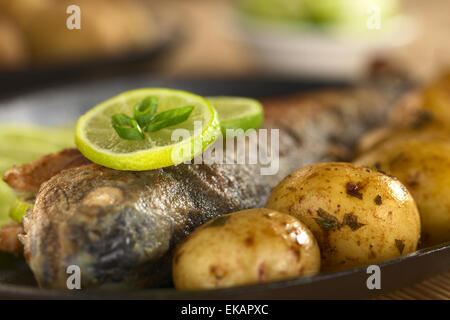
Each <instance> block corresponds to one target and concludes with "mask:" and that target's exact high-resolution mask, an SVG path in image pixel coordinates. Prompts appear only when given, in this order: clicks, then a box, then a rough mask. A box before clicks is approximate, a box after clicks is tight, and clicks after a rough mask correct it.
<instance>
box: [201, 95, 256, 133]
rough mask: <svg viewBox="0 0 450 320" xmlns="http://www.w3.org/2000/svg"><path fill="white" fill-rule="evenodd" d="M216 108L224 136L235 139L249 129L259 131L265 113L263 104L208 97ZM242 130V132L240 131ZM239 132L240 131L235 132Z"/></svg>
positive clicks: (242, 99)
mask: <svg viewBox="0 0 450 320" xmlns="http://www.w3.org/2000/svg"><path fill="white" fill-rule="evenodd" d="M206 99H207V100H208V101H210V102H211V103H212V104H213V106H214V107H215V108H216V110H217V112H218V114H219V119H220V125H221V130H222V134H223V136H226V137H233V136H236V135H239V134H241V132H242V130H243V131H244V132H245V131H247V130H249V129H259V128H260V127H261V125H262V123H263V118H264V113H263V107H262V105H261V103H260V102H259V101H257V100H255V99H251V98H243V97H228V96H219V97H207V98H206ZM239 129H240V130H239ZM235 130H239V131H235Z"/></svg>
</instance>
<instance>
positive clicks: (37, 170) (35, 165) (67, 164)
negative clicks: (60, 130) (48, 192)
mask: <svg viewBox="0 0 450 320" xmlns="http://www.w3.org/2000/svg"><path fill="white" fill-rule="evenodd" d="M89 163H91V162H90V161H89V160H88V159H86V158H85V157H84V156H83V155H82V154H81V153H80V151H78V149H66V150H63V151H61V152H58V153H52V154H48V155H45V156H42V157H40V158H39V159H37V160H35V161H33V162H31V163H29V164H24V165H20V166H14V167H12V168H11V169H9V170H8V171H6V172H5V174H4V175H3V180H4V181H5V182H6V183H7V184H8V185H9V186H10V187H11V188H13V189H14V190H16V191H18V192H25V193H36V192H38V190H39V187H40V186H41V184H42V183H44V182H45V181H47V180H49V179H50V178H51V177H53V176H54V175H56V174H58V173H59V172H61V171H62V170H65V169H69V168H73V167H79V166H81V165H84V164H89Z"/></svg>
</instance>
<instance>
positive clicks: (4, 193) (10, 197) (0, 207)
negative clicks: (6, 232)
mask: <svg viewBox="0 0 450 320" xmlns="http://www.w3.org/2000/svg"><path fill="white" fill-rule="evenodd" d="M14 198H15V197H14V192H13V191H12V190H11V189H10V188H9V187H8V185H7V184H6V183H4V182H3V181H1V180H0V226H2V225H3V224H6V223H9V222H11V221H12V220H11V218H10V217H9V209H10V208H11V206H12V205H13V204H14Z"/></svg>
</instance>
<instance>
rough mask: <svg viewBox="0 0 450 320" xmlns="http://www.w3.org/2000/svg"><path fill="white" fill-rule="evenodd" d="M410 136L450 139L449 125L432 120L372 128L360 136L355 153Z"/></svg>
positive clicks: (361, 153) (367, 150)
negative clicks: (406, 125)
mask: <svg viewBox="0 0 450 320" xmlns="http://www.w3.org/2000/svg"><path fill="white" fill-rule="evenodd" d="M411 138H420V139H434V140H443V141H450V127H446V126H444V125H442V124H439V123H434V122H433V123H429V124H427V125H424V126H419V127H415V128H414V127H412V128H401V129H394V128H388V127H383V128H378V129H374V130H372V131H370V132H369V133H367V134H366V135H364V136H363V137H362V138H361V140H360V141H359V143H358V146H357V150H356V153H357V154H358V155H363V154H365V153H366V152H369V151H370V150H373V149H375V148H376V147H378V146H379V145H381V144H382V143H384V142H386V141H388V140H389V141H392V140H399V141H405V140H409V139H411Z"/></svg>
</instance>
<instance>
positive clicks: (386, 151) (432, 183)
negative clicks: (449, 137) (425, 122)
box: [355, 137, 450, 247]
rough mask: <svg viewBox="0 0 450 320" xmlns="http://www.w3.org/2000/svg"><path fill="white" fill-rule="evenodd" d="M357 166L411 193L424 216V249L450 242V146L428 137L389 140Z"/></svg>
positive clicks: (422, 216) (358, 160) (364, 157)
mask: <svg viewBox="0 0 450 320" xmlns="http://www.w3.org/2000/svg"><path fill="white" fill-rule="evenodd" d="M355 163H358V164H361V165H370V166H376V167H377V168H379V169H380V170H382V171H384V172H386V173H388V174H390V175H393V176H395V177H397V178H398V179H399V180H400V181H401V182H403V183H404V184H405V186H406V187H407V188H408V189H409V191H410V192H411V194H412V195H413V197H414V199H415V201H416V203H417V206H418V208H419V212H420V216H421V221H422V237H421V246H422V247H427V246H432V245H436V244H440V243H443V242H446V241H449V240H450V142H448V141H444V140H437V139H432V138H425V137H416V138H409V139H403V140H398V139H392V140H387V141H385V142H384V143H382V144H381V145H380V146H378V147H377V148H375V149H374V150H372V151H371V152H368V153H367V154H365V155H363V156H361V157H360V158H358V159H356V161H355Z"/></svg>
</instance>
